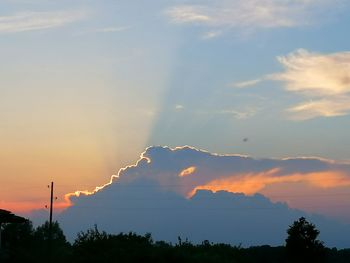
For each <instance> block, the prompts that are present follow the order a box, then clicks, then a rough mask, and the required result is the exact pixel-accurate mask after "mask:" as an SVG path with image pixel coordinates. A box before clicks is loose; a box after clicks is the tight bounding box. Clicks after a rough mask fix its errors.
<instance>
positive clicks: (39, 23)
mask: <svg viewBox="0 0 350 263" xmlns="http://www.w3.org/2000/svg"><path fill="white" fill-rule="evenodd" d="M84 17H86V12H83V11H61V12H57V11H55V12H21V13H16V14H14V15H11V16H0V33H17V32H25V31H34V30H44V29H50V28H56V27H62V26H65V25H67V24H70V23H73V22H76V21H78V20H81V19H83V18H84Z"/></svg>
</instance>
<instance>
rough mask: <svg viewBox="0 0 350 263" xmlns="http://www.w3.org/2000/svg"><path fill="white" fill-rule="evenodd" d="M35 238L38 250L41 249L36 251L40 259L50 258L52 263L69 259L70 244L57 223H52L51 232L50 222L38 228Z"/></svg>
mask: <svg viewBox="0 0 350 263" xmlns="http://www.w3.org/2000/svg"><path fill="white" fill-rule="evenodd" d="M33 238H34V244H35V247H36V249H39V251H36V252H37V254H38V255H37V257H38V258H40V259H44V258H47V257H49V256H50V257H51V261H52V262H64V260H65V259H66V258H68V257H69V254H70V244H69V243H68V242H67V240H66V237H65V235H64V233H63V230H62V229H61V227H60V225H59V223H58V222H57V221H56V222H53V223H52V228H51V232H50V223H49V222H48V221H46V222H45V223H44V224H43V225H41V226H38V227H37V228H36V230H35V231H34V234H33ZM50 238H51V239H50ZM49 254H51V255H49Z"/></svg>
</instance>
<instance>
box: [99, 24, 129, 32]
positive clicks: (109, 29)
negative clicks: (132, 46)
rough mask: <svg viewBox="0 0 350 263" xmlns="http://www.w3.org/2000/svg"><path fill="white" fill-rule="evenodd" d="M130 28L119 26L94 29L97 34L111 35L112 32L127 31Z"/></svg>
mask: <svg viewBox="0 0 350 263" xmlns="http://www.w3.org/2000/svg"><path fill="white" fill-rule="evenodd" d="M129 28H130V27H128V26H120V27H104V28H100V29H96V30H95V32H97V33H113V32H122V31H125V30H128V29H129Z"/></svg>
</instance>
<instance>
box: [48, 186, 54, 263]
mask: <svg viewBox="0 0 350 263" xmlns="http://www.w3.org/2000/svg"><path fill="white" fill-rule="evenodd" d="M50 190H51V191H50V192H51V195H50V220H49V240H48V253H49V255H48V259H49V262H52V212H53V182H51V188H50Z"/></svg>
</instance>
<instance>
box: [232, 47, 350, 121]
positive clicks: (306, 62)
mask: <svg viewBox="0 0 350 263" xmlns="http://www.w3.org/2000/svg"><path fill="white" fill-rule="evenodd" d="M277 60H278V62H279V63H280V64H281V66H282V67H283V69H284V70H283V71H282V72H279V73H274V74H269V75H266V76H263V77H261V78H259V79H254V80H248V81H244V82H238V83H233V84H231V85H230V86H233V87H237V88H245V87H250V86H254V85H257V84H259V83H260V82H262V81H279V82H282V83H283V84H284V87H285V90H286V91H288V92H291V93H294V94H296V95H299V96H300V97H301V98H306V99H307V101H305V102H301V103H299V104H297V105H294V106H291V107H289V108H288V109H287V112H289V113H290V114H291V118H292V119H294V120H308V119H312V118H316V117H336V116H344V115H348V114H349V113H350V52H348V51H345V52H337V53H330V54H322V53H317V52H310V51H307V50H305V49H299V50H296V51H295V52H292V53H290V54H288V55H286V56H279V57H277Z"/></svg>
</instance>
